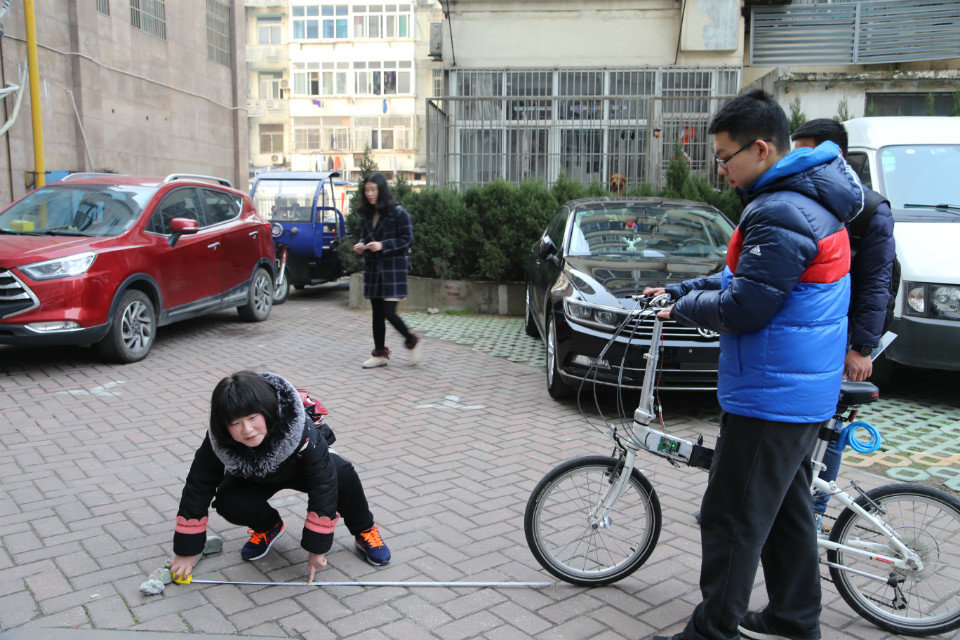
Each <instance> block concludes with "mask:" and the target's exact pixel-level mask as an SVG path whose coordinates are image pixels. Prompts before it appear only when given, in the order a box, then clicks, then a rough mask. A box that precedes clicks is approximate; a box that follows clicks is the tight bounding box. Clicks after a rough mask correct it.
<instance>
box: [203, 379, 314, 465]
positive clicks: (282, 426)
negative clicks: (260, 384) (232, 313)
mask: <svg viewBox="0 0 960 640" xmlns="http://www.w3.org/2000/svg"><path fill="white" fill-rule="evenodd" d="M257 375H258V376H260V377H261V378H263V379H264V380H265V381H266V382H267V383H268V384H269V385H270V386H271V387H272V388H273V390H274V391H275V392H276V394H277V403H278V405H279V414H280V419H279V420H278V422H277V424H276V425H267V435H266V437H265V438H264V439H263V442H261V443H260V444H259V445H257V446H256V447H247V446H246V445H244V444H241V443H239V442H237V441H236V440H234V439H233V438H229V437H228V438H226V439H223V438H218V437H217V436H216V434H214V432H213V430H211V429H209V428H208V430H207V433H208V435H209V437H210V444H211V445H212V446H213V452H214V453H215V454H216V456H217V458H219V459H220V461H221V462H222V463H223V465H224V466H225V467H226V470H227V473H229V474H230V475H232V476H235V477H237V478H244V479H247V480H262V479H263V478H265V477H266V476H268V475H270V474H271V473H274V472H275V471H277V469H279V467H280V465H282V464H283V463H284V461H286V460H287V459H288V458H289V457H290V456H291V455H293V452H294V451H296V450H297V447H298V446H299V445H300V441H301V440H302V438H303V429H304V421H305V420H306V412H305V411H304V408H303V401H301V399H300V394H299V393H297V390H296V388H295V387H294V386H293V385H292V384H290V383H289V382H287V380H286V379H284V378H282V377H281V376H278V375H277V374H275V373H269V372H267V371H260V372H257Z"/></svg>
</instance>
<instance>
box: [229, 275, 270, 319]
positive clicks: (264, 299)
mask: <svg viewBox="0 0 960 640" xmlns="http://www.w3.org/2000/svg"><path fill="white" fill-rule="evenodd" d="M274 291H276V287H274V285H273V278H271V277H270V274H269V273H268V272H267V270H266V269H264V268H263V267H260V268H259V269H257V270H256V271H254V272H253V279H252V280H250V291H249V292H248V293H247V304H245V305H243V306H242V307H237V313H239V314H240V319H241V320H243V321H244V322H263V321H264V320H266V319H267V316H269V315H270V309H271V308H273V293H274Z"/></svg>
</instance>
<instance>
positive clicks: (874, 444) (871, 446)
mask: <svg viewBox="0 0 960 640" xmlns="http://www.w3.org/2000/svg"><path fill="white" fill-rule="evenodd" d="M857 429H863V430H865V431H866V432H867V434H868V435H869V436H870V439H869V440H868V441H866V442H863V441H862V440H860V439H858V438H855V437H854V436H853V432H854V431H856V430H857ZM882 444H883V438H881V437H880V432H879V431H878V430H877V428H876V427H875V426H873V425H872V424H870V423H869V422H865V421H863V420H857V421H856V422H851V423H850V424H848V425H846V426H845V427H844V428H843V429H841V430H840V439H839V440H837V448H838V449H840V450H841V451H843V449H845V448H847V447H850V448H851V449H853V450H854V451H856V452H857V453H873V452H874V451H876V450H877V449H879V448H880V445H882Z"/></svg>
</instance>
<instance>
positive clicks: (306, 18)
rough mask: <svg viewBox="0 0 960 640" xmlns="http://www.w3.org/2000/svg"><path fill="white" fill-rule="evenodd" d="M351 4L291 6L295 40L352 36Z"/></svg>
mask: <svg viewBox="0 0 960 640" xmlns="http://www.w3.org/2000/svg"><path fill="white" fill-rule="evenodd" d="M349 7H350V5H346V4H311V5H302V6H294V7H291V13H292V16H293V38H294V40H319V39H321V38H324V39H331V38H337V39H346V38H349V37H350V34H349V32H348V27H349V25H350V15H349Z"/></svg>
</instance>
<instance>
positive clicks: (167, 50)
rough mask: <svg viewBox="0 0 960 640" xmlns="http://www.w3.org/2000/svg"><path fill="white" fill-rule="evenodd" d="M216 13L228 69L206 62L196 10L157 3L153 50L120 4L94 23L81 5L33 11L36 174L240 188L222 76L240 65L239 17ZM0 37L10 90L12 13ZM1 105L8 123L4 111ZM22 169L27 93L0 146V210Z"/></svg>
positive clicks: (242, 164) (26, 159) (233, 79)
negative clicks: (230, 32)
mask: <svg viewBox="0 0 960 640" xmlns="http://www.w3.org/2000/svg"><path fill="white" fill-rule="evenodd" d="M227 3H228V4H230V5H231V6H232V12H233V16H232V26H233V27H234V37H233V52H232V57H233V64H232V65H231V66H225V65H222V64H219V63H216V62H213V61H212V60H208V59H207V44H206V4H205V3H201V2H167V3H166V34H167V39H166V40H163V39H160V38H157V37H154V36H152V35H149V34H147V33H145V32H143V31H140V30H138V29H134V28H133V27H132V26H131V25H130V8H129V3H128V2H126V1H121V0H111V2H110V15H104V14H101V13H99V12H98V11H97V10H96V4H95V3H94V2H93V0H66V1H65V0H36V2H35V11H36V16H37V21H36V22H37V24H36V30H37V41H38V58H39V67H40V69H39V78H40V83H41V97H40V100H41V105H40V108H41V114H42V120H43V139H44V161H45V165H46V169H47V170H48V171H51V170H72V171H116V172H121V173H133V174H141V175H161V176H162V175H166V174H169V173H174V172H183V173H202V174H210V175H216V176H220V177H225V178H228V179H230V180H232V181H233V182H234V183H235V184H238V185H240V186H241V187H245V186H246V174H247V171H246V165H247V162H246V152H247V141H246V138H247V126H246V116H245V113H244V111H243V109H242V107H243V105H244V103H243V102H242V101H243V99H244V98H245V96H246V79H245V77H244V76H242V75H240V74H237V73H235V72H234V69H235V68H236V67H237V65H242V64H243V55H244V50H243V47H242V46H238V45H242V43H243V30H244V25H243V7H242V4H241V5H240V6H237V5H236V4H232V3H230V2H229V0H227ZM3 26H4V29H5V34H4V38H3V41H2V61H0V62H2V70H3V80H4V81H6V82H14V83H16V82H19V73H20V72H19V69H20V68H22V67H25V66H26V35H25V34H26V29H25V24H24V16H23V3H20V2H14V3H13V4H11V6H10V10H9V12H8V13H7V15H6V16H5V17H4V20H3ZM74 101H75V102H76V109H75V107H74ZM5 102H6V107H7V113H9V112H10V111H11V110H12V107H13V99H12V98H8V99H7V100H6V101H5ZM0 115H6V114H0ZM78 116H79V117H78ZM81 124H82V127H81ZM81 128H82V134H81ZM84 138H85V140H86V144H84ZM33 168H34V158H33V130H32V126H31V119H30V97H29V92H27V93H25V95H24V98H23V104H22V105H21V110H20V115H19V117H18V119H17V121H16V123H15V124H14V125H13V127H12V128H11V129H10V131H9V132H8V135H7V136H6V137H5V139H4V140H2V141H0V204H6V203H8V202H10V201H11V200H12V199H13V198H16V197H19V196H21V195H23V193H25V192H26V188H25V186H24V172H25V171H32V170H33Z"/></svg>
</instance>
